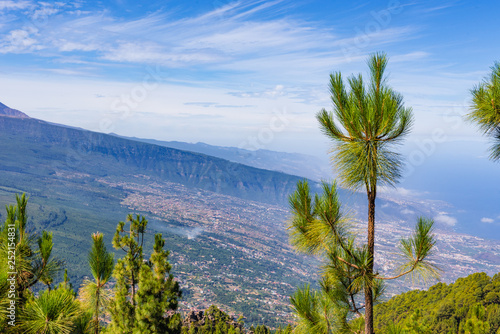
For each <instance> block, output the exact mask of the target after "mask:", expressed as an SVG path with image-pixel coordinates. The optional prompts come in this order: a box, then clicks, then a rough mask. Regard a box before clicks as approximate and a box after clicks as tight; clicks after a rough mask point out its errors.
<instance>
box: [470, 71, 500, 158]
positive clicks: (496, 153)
mask: <svg viewBox="0 0 500 334" xmlns="http://www.w3.org/2000/svg"><path fill="white" fill-rule="evenodd" d="M471 94H472V105H471V109H472V112H471V113H469V114H468V115H467V116H466V117H467V119H468V120H469V121H471V122H473V123H475V124H476V125H477V126H478V127H479V128H480V130H481V131H482V132H483V133H484V134H485V135H488V136H491V137H492V138H493V146H492V147H491V155H490V157H491V159H492V160H495V161H498V160H500V63H498V62H497V63H495V65H494V66H493V67H492V68H491V74H490V76H489V77H488V78H485V80H484V81H483V82H482V83H480V84H479V85H477V86H476V87H474V88H473V89H472V90H471Z"/></svg>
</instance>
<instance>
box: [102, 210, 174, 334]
mask: <svg viewBox="0 0 500 334" xmlns="http://www.w3.org/2000/svg"><path fill="white" fill-rule="evenodd" d="M127 222H129V223H130V227H129V230H128V231H125V229H124V228H125V222H119V223H118V226H117V229H116V233H115V235H114V238H113V246H114V247H115V248H116V249H122V250H123V251H125V252H126V254H125V256H124V257H123V258H122V259H119V260H118V262H117V264H116V266H115V268H114V270H113V276H114V277H115V279H116V284H115V287H114V291H115V296H114V298H113V300H111V302H110V307H109V311H110V314H111V323H110V326H109V331H110V332H111V333H120V334H125V333H131V334H132V333H134V334H136V333H169V334H170V333H172V334H173V333H180V330H181V320H180V315H179V314H176V313H175V312H174V311H175V310H176V309H177V305H178V299H179V298H180V297H181V291H180V288H179V284H178V283H177V282H176V281H175V280H174V279H173V276H172V275H171V274H170V269H171V266H170V263H169V262H168V251H165V250H164V249H163V247H164V245H165V240H163V238H162V236H161V234H156V235H155V244H154V251H153V253H152V254H151V257H150V260H149V261H147V262H145V261H144V258H143V249H142V246H143V243H144V234H145V232H146V226H147V224H148V221H147V220H146V219H145V218H144V217H142V216H139V215H137V216H136V217H135V218H134V217H133V216H132V215H128V216H127Z"/></svg>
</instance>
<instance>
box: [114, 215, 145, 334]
mask: <svg viewBox="0 0 500 334" xmlns="http://www.w3.org/2000/svg"><path fill="white" fill-rule="evenodd" d="M126 221H127V222H128V223H130V227H129V230H128V231H125V222H119V223H118V226H117V228H116V232H115V235H114V237H113V247H114V248H116V249H121V250H123V251H124V252H125V256H124V257H123V258H122V259H119V260H118V261H117V264H116V266H115V268H114V270H113V277H114V278H115V279H116V284H115V288H114V291H115V296H114V298H113V299H112V300H111V302H110V307H109V311H110V313H111V319H112V320H111V323H110V326H109V327H110V330H111V331H112V332H113V333H117V334H132V331H133V329H134V323H135V311H136V307H135V305H136V304H135V303H136V302H135V294H136V289H137V284H138V280H139V269H140V267H141V265H142V262H143V254H142V246H143V243H144V234H145V231H146V225H147V223H148V222H147V220H146V218H144V217H142V216H139V215H137V216H136V217H135V218H134V217H133V216H132V215H131V214H129V215H128V216H127V220H126ZM122 234H123V235H122Z"/></svg>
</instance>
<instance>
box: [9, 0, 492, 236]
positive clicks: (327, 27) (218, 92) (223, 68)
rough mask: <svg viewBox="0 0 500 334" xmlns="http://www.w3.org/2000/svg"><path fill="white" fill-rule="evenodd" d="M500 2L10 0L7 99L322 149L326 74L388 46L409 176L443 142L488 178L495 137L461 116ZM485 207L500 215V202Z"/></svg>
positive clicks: (104, 126) (68, 115) (145, 131)
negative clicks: (319, 118)
mask: <svg viewBox="0 0 500 334" xmlns="http://www.w3.org/2000/svg"><path fill="white" fill-rule="evenodd" d="M499 11H500V3H498V1H480V2H479V1H405V0H401V1H392V0H391V1H370V2H368V1H332V0H328V1H326V0H310V1H305V0H304V1H301V0H296V1H291V0H275V1H258V0H248V1H229V0H214V1H212V0H209V1H167V0H165V1H147V2H146V1H132V0H114V1H85V0H77V1H68V2H53V1H45V2H38V1H30V0H18V1H10V0H7V1H5V0H3V1H2V0H0V92H1V93H0V102H2V103H5V104H7V105H8V106H10V107H12V108H16V109H19V110H22V111H24V112H26V113H28V114H29V115H30V116H32V117H36V118H40V119H44V120H48V121H52V122H58V123H63V124H68V125H73V126H79V127H83V128H86V129H90V130H94V131H101V132H114V133H118V134H121V135H128V136H136V137H144V138H155V139H160V140H179V141H187V142H198V141H202V142H206V143H209V144H214V145H223V146H236V147H242V148H247V149H259V148H265V149H271V150H279V151H288V152H303V153H311V154H315V155H318V156H322V155H323V156H324V155H325V152H326V150H327V148H328V145H327V141H326V139H325V138H324V137H323V136H322V135H321V133H320V131H319V130H318V127H317V124H316V121H315V119H314V115H315V113H316V112H317V111H319V110H320V109H321V108H327V109H329V108H330V102H329V96H328V86H327V84H328V75H329V74H330V73H331V72H333V71H341V72H342V73H343V74H345V75H349V74H351V73H359V72H361V73H366V59H367V57H368V56H369V55H370V54H371V53H373V52H377V51H385V52H386V53H387V54H388V56H389V57H390V61H389V68H388V73H389V84H390V85H391V86H392V87H393V88H394V89H395V90H397V91H399V92H400V93H402V94H403V96H404V98H405V103H406V105H407V106H411V107H412V108H413V110H414V115H415V125H414V128H413V131H412V133H411V135H410V136H409V138H408V141H407V144H406V145H405V146H404V148H403V151H404V153H405V154H406V155H407V157H408V159H409V160H410V162H409V164H410V167H409V170H410V171H409V172H408V174H409V175H408V177H407V178H406V179H407V180H408V181H407V183H406V184H405V183H404V182H403V183H402V187H404V186H405V185H407V186H411V187H418V186H419V185H420V186H422V182H421V181H420V180H415V177H414V176H413V178H412V175H417V174H418V169H419V167H421V166H424V165H425V164H427V166H431V165H432V162H433V161H434V160H436V159H439V158H440V157H442V156H443V155H439V154H437V153H436V152H440V150H443V149H444V148H446V150H447V153H450V152H449V151H453V152H455V153H457V157H458V158H457V159H458V160H457V162H456V164H455V167H456V166H460V165H461V163H460V159H464V160H463V161H471V160H473V161H477V165H478V166H484V168H485V170H486V169H487V170H488V173H490V174H491V175H493V172H492V171H493V168H496V170H495V171H497V170H498V164H493V163H492V162H490V161H488V159H487V147H488V144H487V140H486V139H485V138H483V137H481V135H480V134H479V133H478V132H477V131H476V129H475V128H474V127H473V126H471V125H470V124H467V123H466V122H464V121H463V115H464V114H465V113H467V112H468V105H469V103H470V97H469V90H470V89H471V88H472V87H473V86H474V85H475V84H477V83H479V82H480V81H481V80H482V79H483V78H484V77H485V76H486V75H487V74H488V72H489V68H490V66H492V65H493V64H494V62H495V61H500V43H499V40H498V32H499V28H500V21H499V20H498V12H499ZM464 142H466V143H467V145H463V143H464ZM450 154H451V153H450ZM436 166H441V167H440V170H441V172H442V171H445V170H446V167H445V165H443V164H441V163H436ZM424 167H425V166H424ZM424 169H425V168H420V170H424ZM412 170H417V172H415V173H414V174H412ZM432 172H433V171H432V170H431V171H429V173H432ZM442 173H444V172H442ZM488 173H486V174H485V175H490V174H488ZM442 175H443V174H436V175H434V176H433V177H435V178H440V177H442ZM412 180H413V181H412ZM428 182H430V183H429V186H431V185H432V184H431V183H432V182H433V180H432V178H431V179H430V181H428ZM449 182H450V184H452V183H453V184H456V182H458V181H457V180H450V181H449ZM478 182H480V181H479V180H478ZM496 189H498V188H496ZM495 196H496V198H498V192H496V194H495ZM456 205H457V204H456ZM457 210H458V208H457ZM488 215H489V216H487V217H483V218H487V219H486V220H485V221H486V222H488V224H489V225H487V226H493V225H495V224H496V225H495V226H499V222H500V212H493V211H492V212H489V213H488ZM475 219H476V220H479V219H480V217H476V218H475ZM491 221H493V223H492V222H491ZM449 222H450V223H453V224H455V223H456V219H455V220H450V221H449ZM499 234H500V233H499Z"/></svg>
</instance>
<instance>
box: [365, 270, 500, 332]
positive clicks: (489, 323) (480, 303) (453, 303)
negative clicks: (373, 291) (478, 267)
mask: <svg viewBox="0 0 500 334" xmlns="http://www.w3.org/2000/svg"><path fill="white" fill-rule="evenodd" d="M498 294H500V275H498V274H497V275H495V276H493V277H492V278H490V277H488V276H487V275H486V274H484V273H476V274H472V275H470V276H468V277H465V278H460V279H458V280H457V281H456V282H455V283H453V284H449V285H447V284H443V283H438V284H436V285H433V286H432V287H431V288H429V290H427V291H410V292H407V293H404V294H401V295H399V296H395V297H393V298H392V299H391V300H389V301H387V302H385V303H381V304H379V305H377V306H376V307H375V327H376V329H377V331H378V332H381V333H385V332H387V331H388V329H389V327H390V326H392V324H396V325H398V326H399V327H400V328H401V329H404V330H405V332H403V333H411V334H413V333H426V334H427V333H443V334H448V333H457V334H465V333H487V334H494V333H496V332H497V331H498V330H499V328H500V318H499V317H498V316H499V315H500V303H498V302H497V301H496V300H497V299H496V296H497V295H498ZM487 295H490V296H491V297H492V298H490V299H488V300H486V299H485V296H487Z"/></svg>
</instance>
